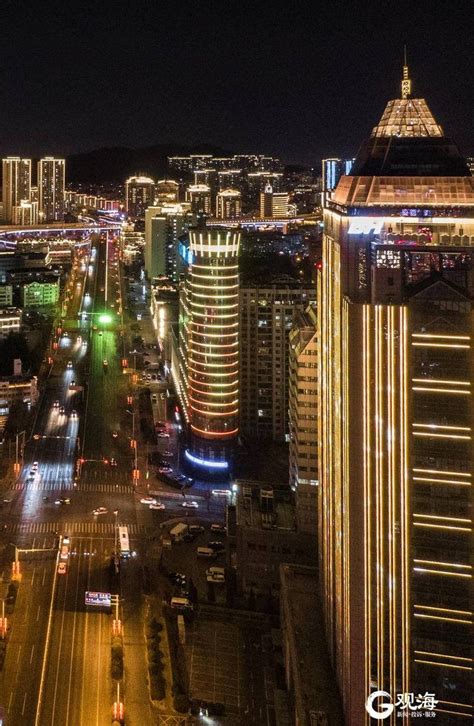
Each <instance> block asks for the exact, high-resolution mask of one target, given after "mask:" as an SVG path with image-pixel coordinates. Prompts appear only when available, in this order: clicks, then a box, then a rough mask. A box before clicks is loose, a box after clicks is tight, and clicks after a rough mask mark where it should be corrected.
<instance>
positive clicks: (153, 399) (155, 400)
mask: <svg viewBox="0 0 474 726" xmlns="http://www.w3.org/2000/svg"><path fill="white" fill-rule="evenodd" d="M151 400H152V402H153V403H158V396H157V395H156V393H153V395H152V397H151Z"/></svg>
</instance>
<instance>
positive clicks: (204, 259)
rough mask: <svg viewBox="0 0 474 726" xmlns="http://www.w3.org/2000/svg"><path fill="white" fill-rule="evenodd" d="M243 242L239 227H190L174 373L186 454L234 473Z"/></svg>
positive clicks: (205, 468)
mask: <svg viewBox="0 0 474 726" xmlns="http://www.w3.org/2000/svg"><path fill="white" fill-rule="evenodd" d="M239 244H240V233H238V232H230V231H228V230H224V229H219V228H214V229H212V230H209V229H195V230H191V231H190V244H189V257H188V260H189V270H188V275H187V279H186V282H185V286H184V289H183V290H182V292H181V295H182V300H181V303H180V327H181V330H180V341H179V348H180V350H179V359H180V370H179V371H174V373H173V375H174V376H175V377H179V379H180V384H179V385H178V390H180V391H181V402H182V404H183V408H184V411H185V417H186V418H187V420H188V422H189V431H190V443H189V447H188V449H187V450H186V458H187V461H188V463H189V464H191V465H193V466H194V467H197V468H198V469H200V470H201V471H202V472H212V473H221V474H227V473H229V471H230V468H231V462H232V455H233V449H234V446H235V443H236V439H237V434H238V428H239V426H238V420H239V312H238V305H239V263H238V252H239ZM183 392H184V393H183Z"/></svg>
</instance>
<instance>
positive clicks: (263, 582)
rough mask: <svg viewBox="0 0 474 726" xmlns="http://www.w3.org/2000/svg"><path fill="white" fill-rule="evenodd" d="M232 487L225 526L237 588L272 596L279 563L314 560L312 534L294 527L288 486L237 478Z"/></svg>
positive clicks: (278, 579) (277, 579) (303, 562)
mask: <svg viewBox="0 0 474 726" xmlns="http://www.w3.org/2000/svg"><path fill="white" fill-rule="evenodd" d="M235 489H236V492H235V494H234V497H235V517H232V518H229V520H228V526H229V547H230V549H231V551H230V552H229V555H230V562H231V564H233V565H235V567H236V573H237V589H238V591H239V592H240V593H249V592H250V591H253V592H254V593H255V594H261V595H271V596H275V595H276V594H277V593H278V592H279V589H280V565H281V564H282V563H284V562H288V563H292V562H296V563H299V564H307V565H312V564H314V563H315V561H316V550H315V547H314V538H313V537H311V536H309V535H308V534H307V533H305V532H299V531H298V529H297V526H296V511H295V505H294V502H293V501H292V499H291V490H290V489H289V487H288V486H283V485H282V486H280V487H276V486H275V487H272V486H270V485H268V484H266V483H263V482H255V481H244V480H238V481H237V482H236V487H235ZM231 521H232V524H231Z"/></svg>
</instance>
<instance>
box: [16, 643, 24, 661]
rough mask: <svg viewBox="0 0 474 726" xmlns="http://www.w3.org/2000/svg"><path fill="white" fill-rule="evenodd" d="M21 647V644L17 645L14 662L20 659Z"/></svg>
mask: <svg viewBox="0 0 474 726" xmlns="http://www.w3.org/2000/svg"><path fill="white" fill-rule="evenodd" d="M22 647H23V646H21V645H20V646H19V648H18V654H17V656H16V662H17V663H18V661H19V660H20V653H21V649H22Z"/></svg>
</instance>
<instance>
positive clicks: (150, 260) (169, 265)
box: [145, 203, 194, 280]
mask: <svg viewBox="0 0 474 726" xmlns="http://www.w3.org/2000/svg"><path fill="white" fill-rule="evenodd" d="M189 206H190V205H189V204H187V203H183V204H162V205H160V206H159V207H148V209H147V210H146V212H145V270H146V273H147V275H148V277H149V278H150V279H153V278H154V277H158V275H166V276H167V277H169V278H170V279H172V280H176V276H177V272H176V262H177V256H178V238H179V237H180V235H182V234H183V232H184V231H185V230H186V229H187V227H188V225H189V224H190V223H191V222H192V221H193V219H194V218H193V215H192V214H191V213H190V211H189Z"/></svg>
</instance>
